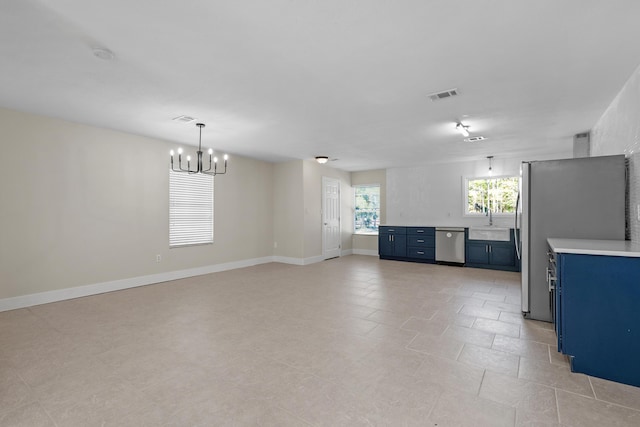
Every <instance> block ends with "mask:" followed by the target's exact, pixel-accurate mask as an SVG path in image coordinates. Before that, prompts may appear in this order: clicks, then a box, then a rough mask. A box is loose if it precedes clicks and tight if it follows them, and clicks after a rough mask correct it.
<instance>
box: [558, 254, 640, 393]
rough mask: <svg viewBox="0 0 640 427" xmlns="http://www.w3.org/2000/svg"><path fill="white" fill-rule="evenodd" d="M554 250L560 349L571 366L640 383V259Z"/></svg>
mask: <svg viewBox="0 0 640 427" xmlns="http://www.w3.org/2000/svg"><path fill="white" fill-rule="evenodd" d="M554 255H555V262H556V264H557V268H556V274H557V277H556V280H555V287H554V289H553V292H554V297H555V298H554V304H555V318H554V321H555V323H556V324H555V327H556V332H557V334H558V350H559V351H560V352H562V353H564V354H566V355H568V356H569V360H570V362H571V370H572V371H573V372H581V373H584V374H587V375H592V376H596V377H600V378H605V379H609V380H613V381H618V382H621V383H625V384H630V385H634V386H640V314H638V313H639V311H638V304H639V303H640V258H638V257H624V256H603V255H586V254H575V253H557V254H554ZM552 279H553V277H552ZM552 283H553V282H552Z"/></svg>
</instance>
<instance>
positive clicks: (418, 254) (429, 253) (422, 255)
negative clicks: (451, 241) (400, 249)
mask: <svg viewBox="0 0 640 427" xmlns="http://www.w3.org/2000/svg"><path fill="white" fill-rule="evenodd" d="M407 257H408V258H419V259H430V260H434V259H436V248H416V247H408V248H407Z"/></svg>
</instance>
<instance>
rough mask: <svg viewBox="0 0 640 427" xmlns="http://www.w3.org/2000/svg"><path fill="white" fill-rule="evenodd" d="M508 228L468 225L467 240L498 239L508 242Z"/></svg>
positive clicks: (509, 237)
mask: <svg viewBox="0 0 640 427" xmlns="http://www.w3.org/2000/svg"><path fill="white" fill-rule="evenodd" d="M510 231H511V230H510V229H509V228H502V227H494V226H492V225H489V226H484V227H469V240H499V241H503V242H508V241H509V240H511V233H510Z"/></svg>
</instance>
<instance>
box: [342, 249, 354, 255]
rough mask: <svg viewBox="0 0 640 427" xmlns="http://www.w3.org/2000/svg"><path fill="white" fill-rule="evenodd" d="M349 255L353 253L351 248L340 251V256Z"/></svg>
mask: <svg viewBox="0 0 640 427" xmlns="http://www.w3.org/2000/svg"><path fill="white" fill-rule="evenodd" d="M349 255H353V249H345V250H343V251H342V252H340V256H349Z"/></svg>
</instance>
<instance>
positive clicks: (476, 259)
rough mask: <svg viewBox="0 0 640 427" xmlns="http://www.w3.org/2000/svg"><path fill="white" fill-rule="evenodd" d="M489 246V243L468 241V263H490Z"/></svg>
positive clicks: (466, 252) (466, 256) (466, 253)
mask: <svg viewBox="0 0 640 427" xmlns="http://www.w3.org/2000/svg"><path fill="white" fill-rule="evenodd" d="M488 248H489V246H488V244H487V243H471V242H468V243H467V247H466V251H465V258H466V260H465V261H466V263H467V265H471V264H481V265H487V266H488V265H489V249H488Z"/></svg>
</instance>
